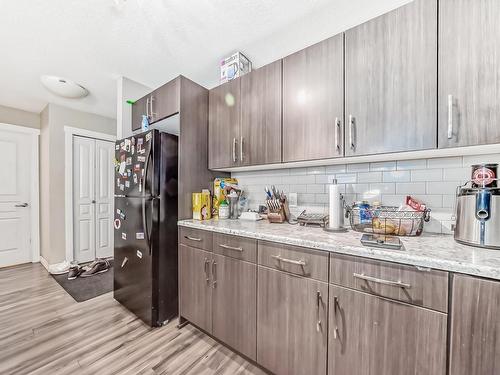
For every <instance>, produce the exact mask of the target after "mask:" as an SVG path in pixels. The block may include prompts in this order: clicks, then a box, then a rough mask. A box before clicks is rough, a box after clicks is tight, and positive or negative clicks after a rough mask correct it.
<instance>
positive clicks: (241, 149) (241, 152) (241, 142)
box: [240, 137, 243, 162]
mask: <svg viewBox="0 0 500 375" xmlns="http://www.w3.org/2000/svg"><path fill="white" fill-rule="evenodd" d="M242 161H243V137H240V162H242Z"/></svg>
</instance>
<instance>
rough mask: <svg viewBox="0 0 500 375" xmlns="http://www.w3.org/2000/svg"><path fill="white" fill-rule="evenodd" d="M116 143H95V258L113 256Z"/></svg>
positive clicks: (98, 141) (97, 141)
mask: <svg viewBox="0 0 500 375" xmlns="http://www.w3.org/2000/svg"><path fill="white" fill-rule="evenodd" d="M114 153H115V150H114V143H112V142H107V141H101V140H96V141H95V159H96V161H95V166H96V167H95V202H96V203H95V235H96V247H95V256H96V257H99V258H103V257H110V256H112V255H113V203H114V199H113V193H114V191H113V190H114V189H113V186H114V185H113V179H114V175H115V171H114V167H113V157H114Z"/></svg>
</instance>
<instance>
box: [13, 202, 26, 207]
mask: <svg viewBox="0 0 500 375" xmlns="http://www.w3.org/2000/svg"><path fill="white" fill-rule="evenodd" d="M15 207H28V203H21V204H16V205H15Z"/></svg>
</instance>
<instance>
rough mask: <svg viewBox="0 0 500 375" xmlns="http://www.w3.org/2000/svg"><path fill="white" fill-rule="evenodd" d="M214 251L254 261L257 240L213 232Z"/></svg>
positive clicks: (255, 259)
mask: <svg viewBox="0 0 500 375" xmlns="http://www.w3.org/2000/svg"><path fill="white" fill-rule="evenodd" d="M214 252H215V253H216V254H221V255H225V256H228V257H231V258H236V259H241V260H245V261H247V262H252V263H255V262H256V261H257V240H254V239H251V238H244V237H238V236H230V235H227V234H221V233H214Z"/></svg>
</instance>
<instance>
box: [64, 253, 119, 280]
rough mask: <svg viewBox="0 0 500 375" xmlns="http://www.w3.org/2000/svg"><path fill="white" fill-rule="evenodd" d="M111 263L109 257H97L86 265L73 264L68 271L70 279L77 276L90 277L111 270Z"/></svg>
mask: <svg viewBox="0 0 500 375" xmlns="http://www.w3.org/2000/svg"><path fill="white" fill-rule="evenodd" d="M109 267H110V264H109V261H108V260H107V259H101V258H97V259H95V260H94V261H93V262H92V263H90V264H87V265H85V266H79V265H78V264H72V265H71V266H70V268H69V272H68V280H74V279H76V278H77V277H90V276H94V275H97V274H99V273H103V272H106V271H107V270H109Z"/></svg>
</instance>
